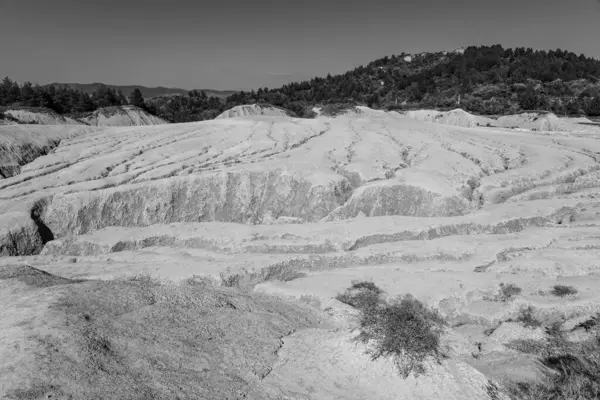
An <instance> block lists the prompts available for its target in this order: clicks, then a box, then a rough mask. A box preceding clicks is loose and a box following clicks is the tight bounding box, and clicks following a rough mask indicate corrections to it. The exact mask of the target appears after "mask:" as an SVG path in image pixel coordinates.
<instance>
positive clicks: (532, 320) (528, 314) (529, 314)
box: [515, 306, 542, 328]
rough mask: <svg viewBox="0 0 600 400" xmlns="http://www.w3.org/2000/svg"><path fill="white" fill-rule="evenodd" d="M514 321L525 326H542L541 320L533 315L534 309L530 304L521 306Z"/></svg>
mask: <svg viewBox="0 0 600 400" xmlns="http://www.w3.org/2000/svg"><path fill="white" fill-rule="evenodd" d="M515 321H516V322H520V323H522V324H523V325H524V326H525V327H526V328H539V327H540V326H542V321H540V320H539V319H537V318H536V317H535V309H534V308H533V307H531V306H528V307H523V308H521V309H520V310H519V315H517V318H516V319H515Z"/></svg>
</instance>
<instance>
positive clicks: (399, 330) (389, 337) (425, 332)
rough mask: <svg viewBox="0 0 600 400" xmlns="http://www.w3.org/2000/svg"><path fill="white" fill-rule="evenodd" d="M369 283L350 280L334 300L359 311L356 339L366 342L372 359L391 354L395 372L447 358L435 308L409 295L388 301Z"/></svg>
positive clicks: (417, 370)
mask: <svg viewBox="0 0 600 400" xmlns="http://www.w3.org/2000/svg"><path fill="white" fill-rule="evenodd" d="M382 294H383V291H382V290H381V289H380V288H379V287H377V286H376V285H375V284H374V283H373V282H366V281H363V282H353V283H352V286H351V287H350V288H349V289H347V290H346V292H345V293H342V294H340V295H338V297H337V299H338V300H340V301H342V302H344V303H347V304H350V305H352V306H353V307H356V308H357V309H359V310H360V325H359V329H360V333H359V335H358V336H357V338H356V340H358V341H360V342H362V343H365V344H367V345H368V350H367V352H368V354H369V355H370V356H371V358H372V359H373V360H376V359H378V358H380V357H391V358H393V360H394V363H395V365H396V367H397V368H398V372H399V374H400V375H401V376H402V377H404V378H406V377H408V376H409V375H410V374H411V373H413V374H414V375H416V376H418V375H420V374H422V373H424V372H425V370H426V368H425V365H426V363H427V361H430V360H431V361H434V362H438V363H440V362H441V361H442V360H443V359H444V358H446V357H447V354H446V351H445V349H444V348H443V346H442V344H441V337H442V334H443V332H444V326H445V325H446V323H445V321H444V319H443V318H442V316H441V315H440V314H439V313H438V311H437V310H433V309H430V308H429V307H427V306H426V305H425V304H423V303H422V302H420V301H419V300H417V299H415V298H414V297H413V296H411V295H405V296H399V297H398V298H396V299H394V300H392V301H386V300H384V299H382V298H381V295H382Z"/></svg>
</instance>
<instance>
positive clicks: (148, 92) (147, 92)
mask: <svg viewBox="0 0 600 400" xmlns="http://www.w3.org/2000/svg"><path fill="white" fill-rule="evenodd" d="M61 85H66V86H69V87H71V88H73V89H75V90H81V91H82V92H84V93H87V94H90V95H91V94H92V93H94V92H95V91H97V90H98V87H100V85H103V84H102V83H99V82H96V83H50V84H48V85H44V86H45V87H48V86H54V87H58V86H61ZM104 86H106V87H108V88H111V89H114V90H120V91H121V92H123V94H124V95H125V96H129V94H130V93H131V92H132V91H133V90H134V89H139V90H140V91H141V92H142V95H143V96H144V97H146V98H151V97H159V96H177V95H186V94H187V93H188V90H185V89H180V88H167V87H163V86H158V87H146V86H139V85H106V84H104ZM199 90H201V91H204V92H205V93H206V95H207V96H209V97H210V96H214V97H220V98H225V97H227V96H231V95H232V94H234V93H237V92H236V91H234V90H213V89H199Z"/></svg>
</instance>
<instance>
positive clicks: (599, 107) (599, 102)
mask: <svg viewBox="0 0 600 400" xmlns="http://www.w3.org/2000/svg"><path fill="white" fill-rule="evenodd" d="M587 115H589V116H591V117H600V96H596V97H594V99H593V100H592V101H591V102H590V105H589V106H588V108H587Z"/></svg>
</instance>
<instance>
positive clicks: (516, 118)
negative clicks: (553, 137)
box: [495, 113, 570, 132]
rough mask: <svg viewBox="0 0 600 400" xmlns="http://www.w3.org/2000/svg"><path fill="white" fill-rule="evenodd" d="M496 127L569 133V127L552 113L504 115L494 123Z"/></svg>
mask: <svg viewBox="0 0 600 400" xmlns="http://www.w3.org/2000/svg"><path fill="white" fill-rule="evenodd" d="M495 125H496V126H500V127H503V128H512V129H515V128H517V129H527V130H531V131H546V132H547V131H558V132H563V131H569V130H570V126H569V124H567V123H566V122H565V121H563V120H561V119H560V118H559V117H557V116H556V115H554V114H552V113H522V114H515V115H505V116H503V117H500V118H498V119H497V120H496V122H495Z"/></svg>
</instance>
